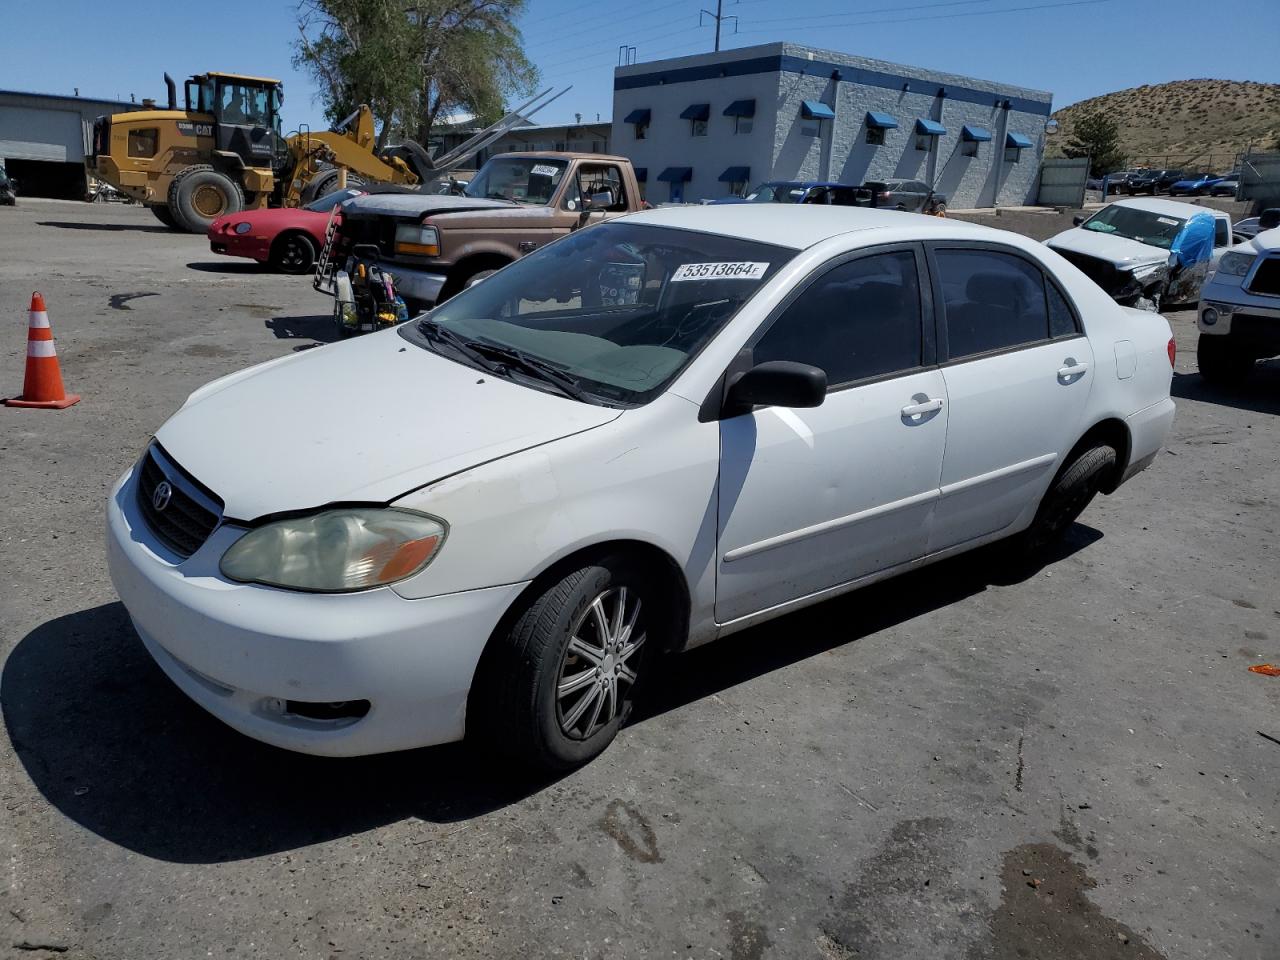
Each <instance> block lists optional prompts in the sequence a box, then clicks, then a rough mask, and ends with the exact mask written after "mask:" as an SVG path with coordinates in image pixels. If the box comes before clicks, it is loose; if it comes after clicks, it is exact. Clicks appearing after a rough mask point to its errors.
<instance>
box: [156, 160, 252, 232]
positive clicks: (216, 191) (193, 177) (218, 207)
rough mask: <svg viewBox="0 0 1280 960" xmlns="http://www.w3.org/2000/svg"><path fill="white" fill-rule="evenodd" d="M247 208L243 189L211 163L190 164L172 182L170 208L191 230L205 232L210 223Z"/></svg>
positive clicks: (185, 228) (175, 216)
mask: <svg viewBox="0 0 1280 960" xmlns="http://www.w3.org/2000/svg"><path fill="white" fill-rule="evenodd" d="M243 209H244V191H243V190H241V189H240V184H238V183H236V182H235V181H234V180H232V179H231V178H230V177H228V176H227V175H226V174H223V173H219V172H218V171H217V170H215V169H213V167H211V166H209V165H208V164H203V163H202V164H196V165H195V166H191V167H187V169H185V170H183V171H182V172H181V173H179V174H178V175H177V176H176V177H174V178H173V181H172V182H171V183H170V184H169V212H170V213H171V214H172V215H173V219H174V220H175V221H177V223H178V226H180V227H181V228H182V229H183V230H186V231H188V232H189V233H204V232H205V231H207V230H208V229H209V224H211V223H213V221H214V220H216V219H217V218H218V217H222V216H226V215H227V214H228V213H239V212H240V211H241V210H243Z"/></svg>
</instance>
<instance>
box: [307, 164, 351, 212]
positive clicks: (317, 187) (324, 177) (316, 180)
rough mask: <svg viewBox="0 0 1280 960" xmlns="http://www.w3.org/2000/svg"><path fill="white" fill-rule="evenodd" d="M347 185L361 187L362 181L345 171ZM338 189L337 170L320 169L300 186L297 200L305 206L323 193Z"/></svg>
mask: <svg viewBox="0 0 1280 960" xmlns="http://www.w3.org/2000/svg"><path fill="white" fill-rule="evenodd" d="M347 186H348V187H363V186H364V181H363V180H362V179H360V178H359V177H357V176H355V175H354V174H352V173H351V172H350V171H347ZM337 189H338V171H337V170H322V171H321V172H320V173H317V174H316V175H315V176H314V177H312V178H311V180H310V182H309V183H308V184H307V185H306V186H305V187H303V188H302V193H301V195H300V196H299V197H298V202H299V203H300V204H302V206H304V207H305V206H306V205H307V204H308V203H311V202H312V201H313V200H319V199H320V198H321V197H323V196H324V195H325V194H328V193H333V191H335V190H337Z"/></svg>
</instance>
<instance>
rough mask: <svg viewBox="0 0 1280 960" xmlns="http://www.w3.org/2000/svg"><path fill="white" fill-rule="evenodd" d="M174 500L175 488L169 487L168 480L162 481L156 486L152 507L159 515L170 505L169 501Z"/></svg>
mask: <svg viewBox="0 0 1280 960" xmlns="http://www.w3.org/2000/svg"><path fill="white" fill-rule="evenodd" d="M172 498H173V487H171V486H169V481H168V480H161V481H160V482H159V483H157V484H156V492H155V493H153V494H152V495H151V505H152V506H153V507H155V508H156V512H157V513H159V512H161V511H162V510H164V508H165V507H167V506H168V505H169V501H170V500H171V499H172Z"/></svg>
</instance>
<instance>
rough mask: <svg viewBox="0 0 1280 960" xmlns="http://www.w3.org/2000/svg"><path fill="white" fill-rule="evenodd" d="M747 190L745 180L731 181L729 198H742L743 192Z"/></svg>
mask: <svg viewBox="0 0 1280 960" xmlns="http://www.w3.org/2000/svg"><path fill="white" fill-rule="evenodd" d="M746 189H747V182H746V181H745V180H730V181H729V196H731V197H740V196H742V194H743V192H744V191H745V190H746Z"/></svg>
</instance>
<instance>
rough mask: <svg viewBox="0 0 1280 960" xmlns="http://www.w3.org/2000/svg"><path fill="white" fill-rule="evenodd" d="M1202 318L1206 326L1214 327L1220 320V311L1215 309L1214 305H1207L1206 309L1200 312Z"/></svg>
mask: <svg viewBox="0 0 1280 960" xmlns="http://www.w3.org/2000/svg"><path fill="white" fill-rule="evenodd" d="M1200 319H1201V320H1203V321H1204V325H1205V326H1206V327H1212V326H1213V325H1214V324H1215V323H1217V322H1218V311H1217V310H1215V309H1213V307H1205V308H1204V310H1202V311H1201V312H1200Z"/></svg>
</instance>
